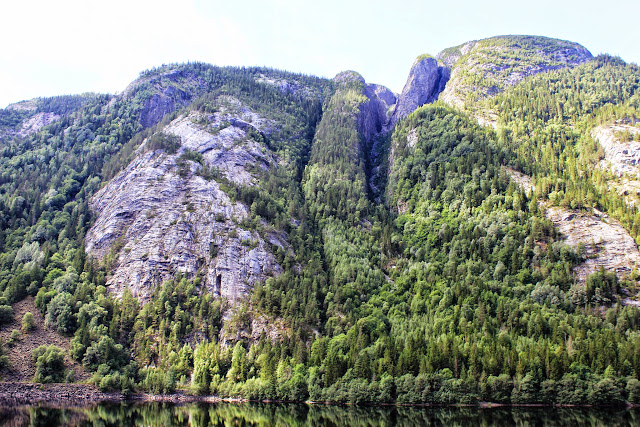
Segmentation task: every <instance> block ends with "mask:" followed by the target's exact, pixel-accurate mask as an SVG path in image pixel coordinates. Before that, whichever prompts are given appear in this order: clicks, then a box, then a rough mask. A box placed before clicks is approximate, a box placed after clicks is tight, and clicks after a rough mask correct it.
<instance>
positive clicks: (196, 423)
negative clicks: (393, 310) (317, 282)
mask: <svg viewBox="0 0 640 427" xmlns="http://www.w3.org/2000/svg"><path fill="white" fill-rule="evenodd" d="M0 424H3V425H20V426H22V425H30V426H47V427H53V426H57V425H71V426H84V425H95V426H138V425H145V426H192V427H204V426H227V425H233V426H302V425H320V426H342V425H348V426H356V427H382V426H414V425H423V426H444V425H446V426H466V425H480V426H490V425H513V426H525V425H526V426H529V425H533V426H536V425H540V426H554V425H602V424H607V425H609V424H612V425H619V426H625V425H628V426H632V425H639V424H640V409H632V410H626V411H625V410H612V409H607V408H553V407H535V408H504V407H503V408H493V409H479V408H476V407H409V406H398V407H394V406H378V407H352V406H329V405H304V404H267V403H218V404H207V403H192V404H185V405H174V404H169V403H157V402H153V403H139V404H136V403H121V404H120V403H105V404H101V405H97V406H92V407H81V408H47V407H44V406H37V407H24V408H0Z"/></svg>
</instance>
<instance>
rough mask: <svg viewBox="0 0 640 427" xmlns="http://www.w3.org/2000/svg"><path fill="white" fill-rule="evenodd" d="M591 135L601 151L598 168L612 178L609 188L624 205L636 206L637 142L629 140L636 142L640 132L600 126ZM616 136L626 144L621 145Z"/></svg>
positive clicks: (639, 189)
mask: <svg viewBox="0 0 640 427" xmlns="http://www.w3.org/2000/svg"><path fill="white" fill-rule="evenodd" d="M591 135H592V136H593V138H594V139H596V140H597V141H598V142H599V143H600V145H601V146H602V148H603V149H604V159H603V160H602V161H601V162H600V167H601V168H602V169H604V170H606V171H608V172H610V173H611V175H612V176H613V178H612V179H611V180H610V181H609V188H610V189H611V190H613V191H615V192H616V193H617V194H619V195H620V196H621V197H623V198H624V200H625V202H627V204H629V205H635V204H637V203H638V201H639V200H640V199H639V198H640V141H638V140H632V139H638V136H640V128H638V127H635V126H630V125H628V124H621V123H620V124H614V125H608V126H605V125H603V126H598V127H596V128H595V129H593V131H592V132H591ZM620 135H625V136H627V139H629V140H628V141H622V140H621V138H620ZM636 135H638V136H636ZM634 137H635V138H634Z"/></svg>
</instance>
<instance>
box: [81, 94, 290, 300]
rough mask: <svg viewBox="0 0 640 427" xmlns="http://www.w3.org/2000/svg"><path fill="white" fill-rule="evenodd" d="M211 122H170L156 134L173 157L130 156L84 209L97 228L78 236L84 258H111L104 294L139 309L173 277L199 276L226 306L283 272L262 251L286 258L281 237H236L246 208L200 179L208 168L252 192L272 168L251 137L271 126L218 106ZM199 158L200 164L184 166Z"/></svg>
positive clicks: (194, 118)
mask: <svg viewBox="0 0 640 427" xmlns="http://www.w3.org/2000/svg"><path fill="white" fill-rule="evenodd" d="M221 105H224V106H226V107H223V108H221V109H220V110H219V112H216V113H215V114H211V115H203V114H201V113H191V114H190V115H188V116H183V117H178V118H177V119H175V120H174V121H172V122H171V123H170V124H169V126H167V127H166V128H165V129H164V130H163V132H164V133H165V134H169V135H174V136H177V137H178V138H179V140H180V147H179V149H178V151H177V152H176V153H175V154H169V153H167V152H166V151H164V150H148V149H146V147H145V145H146V144H147V142H148V141H145V143H144V144H143V145H142V146H141V147H140V148H139V150H138V152H137V155H136V157H135V159H134V160H133V161H132V162H131V163H130V164H129V165H128V166H127V167H126V169H125V170H123V171H122V172H121V173H119V174H118V175H117V176H116V177H115V178H114V179H112V180H111V181H110V182H109V183H108V184H107V185H106V186H105V187H104V188H102V189H101V190H100V191H99V192H98V193H97V194H96V195H95V196H94V198H93V199H92V202H91V207H92V209H93V210H94V211H95V212H96V213H97V220H96V222H95V224H94V226H93V227H92V228H91V230H89V232H88V233H87V236H86V250H87V253H88V254H90V255H92V256H94V257H96V258H98V259H105V257H107V258H108V257H111V258H113V261H114V264H115V268H114V269H113V274H112V275H111V276H110V277H109V279H108V282H107V285H108V288H109V290H110V291H112V292H113V293H115V294H117V295H121V294H122V292H123V291H124V289H125V288H127V287H128V288H130V289H131V291H132V293H133V294H134V295H136V296H138V297H140V298H141V299H142V300H145V299H147V298H148V297H149V296H150V294H151V292H153V289H154V287H155V286H157V285H158V284H160V283H162V281H164V280H166V279H169V278H171V277H174V276H175V274H176V273H178V272H181V273H183V274H184V275H185V276H187V277H191V278H193V277H195V276H199V277H201V278H202V280H203V283H204V284H205V285H206V286H207V288H208V289H209V291H210V292H212V293H214V295H217V296H222V297H226V298H228V299H229V300H231V301H234V300H237V299H238V298H241V297H242V296H244V295H246V294H247V293H248V291H249V290H250V289H251V287H252V286H253V285H254V284H255V283H256V282H258V281H262V280H264V279H266V278H267V277H269V276H274V275H277V274H279V273H280V272H281V271H282V268H281V267H280V265H279V264H278V263H277V262H276V260H275V259H274V257H273V255H272V253H271V250H270V248H271V247H273V245H277V246H279V247H283V248H288V244H287V242H286V236H285V235H283V233H277V232H265V233H263V235H261V234H260V233H258V231H256V230H250V229H246V228H245V227H243V225H242V223H243V221H244V220H246V219H247V218H248V217H249V210H248V207H247V206H246V205H244V204H242V203H240V202H234V201H232V200H231V199H230V198H229V196H228V195H227V194H226V193H225V189H224V188H225V187H224V186H223V185H221V184H219V183H218V182H217V181H216V180H214V179H209V180H207V179H205V178H203V177H202V176H200V175H199V171H201V170H202V168H203V167H207V168H215V169H216V170H217V171H218V173H219V174H220V175H221V176H223V177H224V178H226V179H227V180H228V181H230V182H233V183H235V184H237V185H253V184H254V181H255V176H254V174H253V172H252V171H255V170H259V169H265V168H270V167H275V165H276V163H277V159H276V158H275V156H274V155H273V154H271V152H270V151H269V150H268V149H267V148H266V147H265V146H264V145H263V144H262V143H261V142H257V141H255V140H254V139H253V138H252V137H251V132H250V131H251V130H252V129H254V130H255V131H256V132H264V131H268V129H269V127H270V126H272V125H273V124H272V123H271V122H270V121H269V120H266V119H264V118H261V117H259V116H258V115H257V114H255V113H253V112H251V111H250V110H248V109H247V108H245V107H244V106H243V105H242V104H240V103H239V102H238V101H237V100H235V99H233V98H231V97H226V99H223V100H222V103H221ZM190 152H196V153H200V154H201V155H202V164H200V163H197V162H195V161H192V160H186V157H188V156H185V153H187V154H189V153H190Z"/></svg>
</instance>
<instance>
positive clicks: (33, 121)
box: [18, 112, 60, 137]
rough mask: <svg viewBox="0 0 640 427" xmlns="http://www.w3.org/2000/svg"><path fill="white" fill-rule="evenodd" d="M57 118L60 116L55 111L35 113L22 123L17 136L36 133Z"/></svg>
mask: <svg viewBox="0 0 640 427" xmlns="http://www.w3.org/2000/svg"><path fill="white" fill-rule="evenodd" d="M59 118H60V116H59V115H57V114H55V113H50V112H49V113H47V112H43V113H36V114H34V115H33V116H31V117H29V118H28V119H27V120H25V121H24V122H23V123H22V128H21V129H20V131H18V136H23V137H24V136H28V135H31V134H33V133H37V132H38V131H39V130H40V129H42V128H43V127H45V126H49V125H50V124H51V123H53V122H55V121H56V120H58V119H59Z"/></svg>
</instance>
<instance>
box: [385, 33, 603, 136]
mask: <svg viewBox="0 0 640 427" xmlns="http://www.w3.org/2000/svg"><path fill="white" fill-rule="evenodd" d="M591 58H592V55H591V53H590V52H589V51H588V50H587V49H585V48H584V47H582V46H580V45H579V44H577V43H573V42H568V41H564V40H557V39H551V38H546V37H534V36H498V37H492V38H489V39H484V40H474V41H470V42H467V43H464V44H462V45H459V46H455V47H451V48H448V49H445V50H443V51H441V52H440V53H438V54H437V55H436V57H435V58H434V57H432V56H430V55H421V56H419V57H418V58H417V59H416V61H415V62H414V64H413V66H412V67H411V71H410V72H409V77H408V78H407V82H406V83H405V86H404V88H403V90H402V93H401V94H400V95H399V96H398V101H397V103H396V105H395V108H394V110H393V114H392V116H391V118H390V120H389V122H388V124H387V126H386V129H387V130H391V129H393V127H394V126H395V124H396V123H397V122H398V120H400V119H402V118H404V117H406V116H408V115H409V114H411V113H412V112H413V111H414V110H416V109H417V108H418V107H420V106H422V105H424V104H429V103H431V102H433V101H435V100H437V99H441V100H443V101H445V102H447V103H448V104H450V105H453V106H455V107H464V106H465V103H467V104H468V106H472V105H473V104H475V103H476V102H477V101H480V100H481V99H483V98H485V97H488V96H492V95H496V94H497V93H499V92H501V91H503V90H504V89H505V88H506V87H509V86H513V85H515V84H517V83H518V82H520V81H522V80H523V79H524V78H526V77H529V76H533V75H535V74H538V73H542V72H547V71H551V70H555V69H559V68H564V67H573V66H576V65H578V64H581V63H583V62H585V61H588V60H589V59H591ZM472 112H473V111H472ZM474 113H477V112H474ZM485 113H486V114H485V115H487V116H488V117H485V116H484V115H478V114H474V115H476V116H477V117H476V118H478V119H479V121H481V124H484V125H489V126H494V120H493V118H492V117H491V113H490V112H485Z"/></svg>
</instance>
